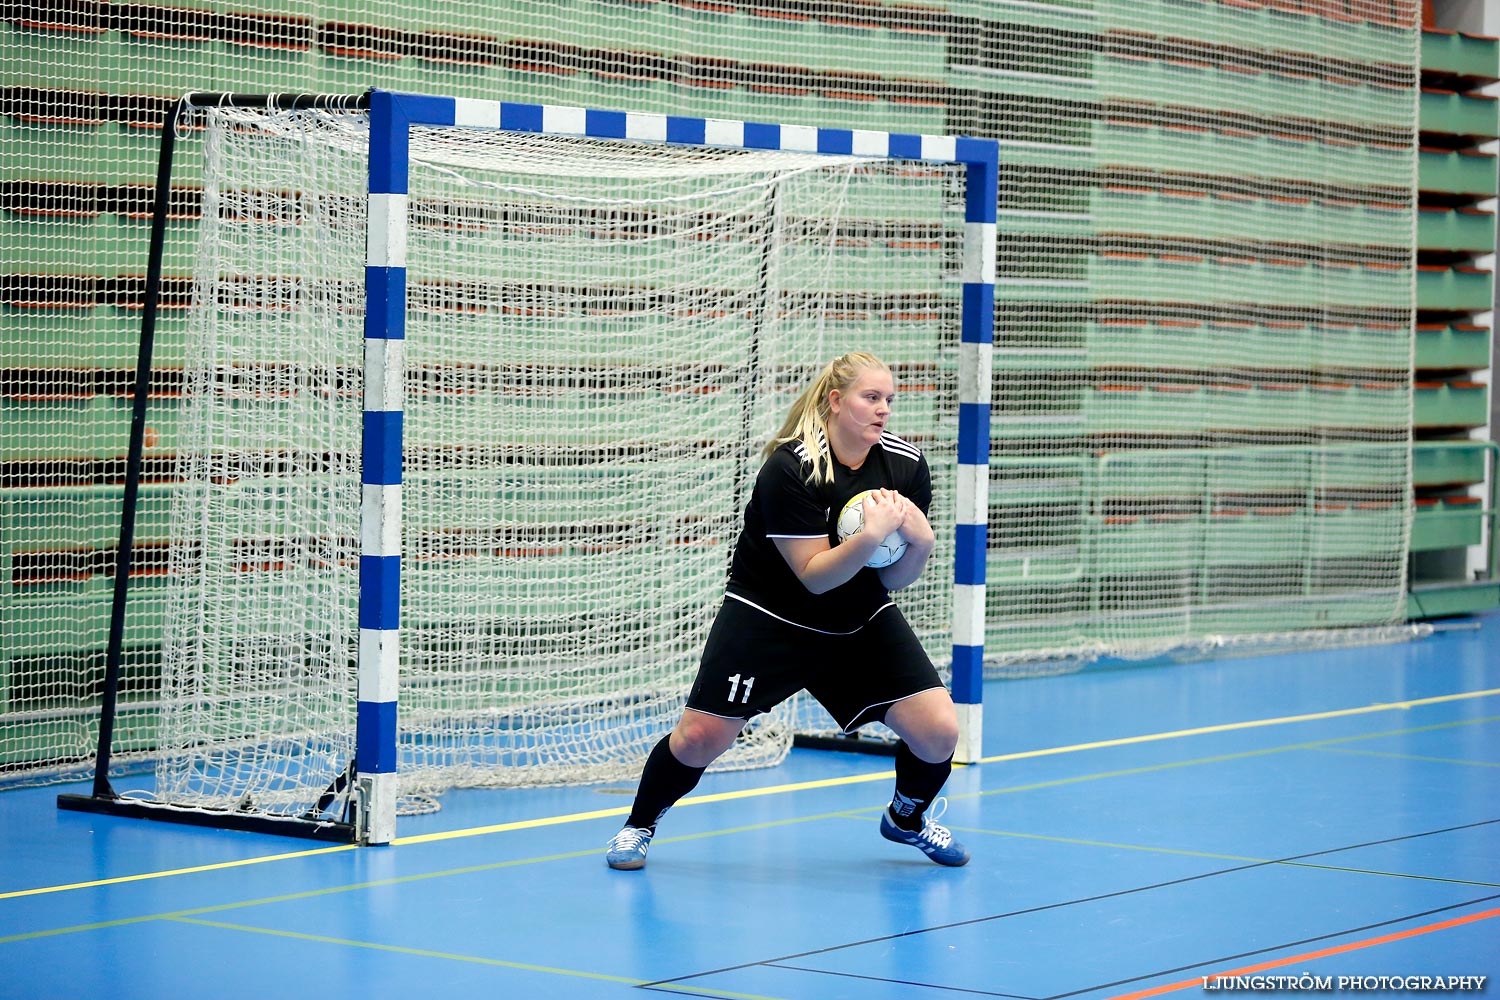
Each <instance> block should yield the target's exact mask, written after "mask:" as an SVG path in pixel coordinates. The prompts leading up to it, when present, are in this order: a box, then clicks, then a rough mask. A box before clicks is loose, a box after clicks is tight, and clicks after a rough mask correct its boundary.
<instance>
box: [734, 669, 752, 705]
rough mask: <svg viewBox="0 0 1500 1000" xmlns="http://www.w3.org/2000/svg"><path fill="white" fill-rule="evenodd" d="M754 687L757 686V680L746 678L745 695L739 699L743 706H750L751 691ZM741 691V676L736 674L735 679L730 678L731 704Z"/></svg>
mask: <svg viewBox="0 0 1500 1000" xmlns="http://www.w3.org/2000/svg"><path fill="white" fill-rule="evenodd" d="M754 686H755V678H754V677H746V678H745V694H744V695H743V696H742V697H740V699H739V701H740V704H741V705H748V704H750V689H751V688H753V687H754ZM739 691H740V675H739V674H735V675H734V676H733V677H731V678H729V701H730V703H731V704H733V703H734V700H735V697H736V696H737V695H739Z"/></svg>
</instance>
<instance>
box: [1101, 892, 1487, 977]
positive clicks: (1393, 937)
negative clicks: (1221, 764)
mask: <svg viewBox="0 0 1500 1000" xmlns="http://www.w3.org/2000/svg"><path fill="white" fill-rule="evenodd" d="M1494 917H1500V908H1497V909H1493V910H1483V911H1481V912H1479V913H1471V914H1469V915H1468V916H1465V917H1454V918H1453V919H1452V920H1443V921H1440V922H1439V923H1435V924H1427V925H1426V926H1424V927H1412V928H1409V929H1407V930H1404V931H1396V932H1395V933H1394V934H1382V935H1381V936H1380V937H1373V938H1367V939H1365V940H1364V941H1351V942H1349V943H1348V944H1341V945H1336V946H1334V947H1332V948H1322V949H1320V950H1318V951H1309V952H1304V953H1303V954H1301V955H1292V956H1290V957H1288V958H1278V959H1274V960H1272V961H1269V962H1261V963H1259V964H1257V965H1247V966H1245V967H1244V968H1240V969H1231V970H1229V971H1228V972H1215V973H1211V974H1210V975H1209V976H1207V977H1203V976H1199V977H1198V978H1196V979H1184V980H1182V981H1181V982H1178V983H1167V984H1166V985H1164V986H1153V987H1152V988H1151V989H1149V990H1138V991H1136V992H1134V993H1121V994H1119V995H1117V996H1113V997H1110V998H1109V1000H1144V998H1145V997H1155V996H1161V995H1162V994H1163V993H1175V992H1177V991H1178V990H1186V989H1193V988H1201V987H1202V986H1203V983H1204V979H1205V978H1208V979H1213V978H1220V977H1227V976H1248V975H1252V974H1254V973H1256V972H1264V971H1265V970H1267V969H1277V968H1280V967H1282V966H1284V965H1294V964H1296V963H1298V962H1310V961H1312V960H1313V959H1316V958H1327V957H1328V956H1330V955H1341V954H1343V953H1344V952H1348V951H1358V950H1359V949H1361V948H1373V947H1375V946H1376V945H1381V944H1390V943H1391V942H1392V941H1401V940H1404V939H1405V938H1412V937H1418V936H1419V935H1422V934H1431V933H1433V932H1434V931H1444V930H1448V929H1449V928H1452V927H1460V926H1462V925H1464V924H1472V923H1474V922H1476V921H1479V920H1490V919H1492V918H1494Z"/></svg>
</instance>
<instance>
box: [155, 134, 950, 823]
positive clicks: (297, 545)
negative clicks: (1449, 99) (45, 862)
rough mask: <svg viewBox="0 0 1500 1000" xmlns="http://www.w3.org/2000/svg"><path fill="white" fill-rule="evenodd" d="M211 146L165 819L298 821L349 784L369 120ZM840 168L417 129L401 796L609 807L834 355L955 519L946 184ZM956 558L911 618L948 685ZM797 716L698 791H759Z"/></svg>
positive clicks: (792, 708) (733, 755)
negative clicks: (482, 795) (782, 433)
mask: <svg viewBox="0 0 1500 1000" xmlns="http://www.w3.org/2000/svg"><path fill="white" fill-rule="evenodd" d="M205 119H206V122H205V123H206V125H207V128H208V131H207V139H206V146H207V155H206V158H205V159H206V176H205V181H204V210H203V219H204V221H203V225H202V227H201V236H200V241H199V247H198V253H197V263H196V267H195V274H196V277H195V288H194V295H193V298H194V312H193V315H192V318H191V321H190V324H189V331H190V333H189V348H188V354H187V363H186V370H185V372H184V378H183V385H184V392H185V398H184V401H183V406H182V408H181V413H182V426H181V427H180V428H178V440H179V448H178V454H179V459H178V465H177V469H176V478H179V479H180V480H181V482H182V484H183V485H182V486H181V487H180V488H179V489H178V490H177V492H176V495H175V499H174V503H173V510H172V520H171V532H170V533H171V555H170V565H169V573H170V577H171V580H172V588H173V593H174V595H175V597H174V599H173V600H172V601H171V604H170V610H169V612H168V615H167V623H166V641H165V651H164V672H163V680H162V711H161V720H162V724H161V733H160V746H161V747H162V754H161V758H160V763H159V765H158V768H157V792H156V794H157V796H158V798H160V799H163V800H167V801H172V802H177V803H184V804H198V805H210V806H214V805H217V806H222V805H226V804H228V805H241V806H243V805H245V804H248V805H250V806H251V807H253V808H257V809H261V810H266V811H272V812H281V813H300V812H302V811H305V810H307V809H308V808H309V805H310V803H313V802H315V801H316V800H317V798H318V796H319V795H320V794H321V793H323V792H324V790H325V789H327V788H328V787H329V786H330V785H331V784H332V783H333V782H334V781H335V779H337V777H338V776H339V775H340V773H341V772H342V771H343V769H344V768H346V766H347V765H348V763H349V761H350V759H351V757H352V755H353V740H354V722H355V701H356V695H355V660H356V651H357V641H358V620H357V615H356V607H355V605H356V597H357V590H358V586H359V575H358V561H359V560H358V556H359V538H358V534H359V520H358V518H359V503H360V457H359V449H360V426H361V423H360V421H361V392H360V385H361V377H362V375H361V367H360V366H361V364H362V357H363V355H362V350H363V321H364V286H363V273H364V268H363V263H364V247H365V195H364V192H365V189H366V156H367V153H366V131H367V125H368V123H367V120H366V118H365V117H364V116H363V115H362V114H359V113H356V112H347V113H334V112H291V113H272V112H268V111H250V110H232V109H227V108H225V109H214V110H211V111H208V112H206V113H205ZM829 162H830V161H829V160H828V158H826V157H818V156H814V155H806V154H787V153H773V152H746V151H736V150H710V149H700V148H684V147H668V146H664V145H655V144H643V143H626V142H602V141H594V140H585V139H558V138H548V137H542V136H534V135H532V136H528V135H521V134H514V133H504V132H498V131H481V130H456V129H418V130H414V133H413V137H412V165H411V187H410V210H409V218H410V232H409V247H408V266H409V278H408V281H409V285H408V311H407V315H408V321H407V338H406V345H407V346H406V352H407V354H406V365H407V375H406V384H405V415H404V434H405V447H404V463H405V473H404V481H403V482H404V486H403V499H402V503H403V518H404V538H403V567H402V572H403V598H402V630H403V631H402V639H401V643H402V664H401V680H400V694H399V699H398V700H399V744H400V773H401V789H402V793H403V795H405V796H407V797H408V799H407V801H408V802H409V803H410V802H414V801H415V802H420V801H423V799H424V798H425V797H427V796H431V795H433V794H436V793H438V792H440V791H442V790H443V789H446V788H450V787H454V786H472V785H522V784H542V783H555V782H579V781H606V780H615V779H623V778H633V777H634V775H635V774H636V772H637V770H638V768H639V765H640V762H641V761H642V760H643V759H644V757H645V754H646V753H647V752H648V750H649V748H650V746H651V745H652V744H653V743H654V742H655V740H657V739H658V738H659V737H660V736H661V734H662V733H663V732H665V731H666V729H667V728H669V727H670V726H671V724H672V723H673V721H675V718H676V715H677V713H678V712H679V711H680V708H681V704H682V699H683V696H684V695H685V693H686V688H687V686H688V685H689V683H690V682H691V679H692V676H693V673H694V671H695V669H696V666H697V659H698V654H699V651H700V647H701V645H702V641H703V639H704V637H705V636H706V631H707V628H708V626H709V624H710V623H711V621H712V617H713V615H714V612H715V610H716V608H717V604H718V601H719V598H720V596H721V594H722V589H723V584H724V579H725V574H726V570H727V565H728V558H729V553H730V549H731V548H732V543H733V539H734V537H735V534H736V532H737V530H738V526H739V520H740V516H741V513H742V508H743V505H744V502H745V500H746V499H747V497H748V488H749V484H750V483H751V481H752V477H753V476H754V473H755V471H756V469H757V468H758V464H759V458H758V452H759V448H760V446H761V445H762V444H763V443H764V442H765V440H766V439H767V438H768V437H769V435H770V434H771V433H772V432H773V431H774V429H775V427H776V425H777V424H778V423H779V421H780V419H781V417H782V416H783V415H784V413H785V411H786V408H787V406H788V405H789V404H790V402H791V400H792V399H793V398H794V396H795V394H796V393H797V392H798V391H800V389H801V387H802V386H803V385H804V384H805V383H806V381H807V380H808V379H809V378H810V377H811V376H812V375H813V374H814V373H815V372H816V370H817V368H819V367H821V365H822V364H823V363H824V362H825V361H826V360H827V358H828V357H831V356H832V355H834V354H837V353H841V352H843V351H846V350H852V349H862V350H869V351H872V352H874V353H876V354H878V355H880V356H881V357H882V358H884V359H885V360H886V361H887V362H888V363H889V364H890V365H891V366H892V368H893V370H894V372H895V374H896V376H897V381H898V385H899V386H900V396H899V398H898V402H897V406H896V414H897V416H896V420H895V423H894V425H893V426H894V429H895V430H896V431H897V432H898V433H900V434H902V435H903V436H904V437H907V438H908V439H910V440H912V441H914V442H916V443H917V444H918V445H920V446H921V447H923V448H924V449H925V450H927V451H928V453H929V457H930V458H931V461H932V465H933V467H934V477H935V492H936V493H937V500H936V503H937V504H938V505H939V507H941V505H943V504H945V503H946V504H950V505H951V481H952V475H953V472H952V469H953V464H952V463H953V460H952V452H953V444H952V442H953V440H954V438H955V437H956V403H955V388H954V372H955V368H956V355H957V343H958V315H959V302H958V300H959V285H958V277H957V268H958V263H959V261H958V254H959V248H960V242H961V237H962V202H961V197H962V188H961V181H960V179H959V177H958V176H957V175H956V174H955V173H953V172H951V171H946V170H943V169H940V168H935V167H928V166H922V167H914V166H912V165H909V164H908V165H898V164H893V163H887V162H868V163H860V164H857V165H855V164H851V163H848V162H840V163H838V164H837V165H834V166H830V165H829ZM944 545H945V546H951V539H945V540H944ZM951 565H952V554H951V551H943V550H940V551H939V552H938V553H937V554H936V555H935V558H934V559H933V563H932V567H933V568H932V569H931V570H930V571H929V573H928V574H927V579H926V580H925V581H924V582H923V583H922V584H920V585H919V586H918V587H916V588H914V589H913V590H912V591H910V592H909V596H908V597H907V598H906V599H904V600H903V605H904V607H905V608H906V610H907V613H908V616H909V617H910V618H911V619H912V621H913V624H914V625H915V626H916V627H917V628H918V630H919V632H921V633H922V634H923V635H924V637H926V639H927V640H928V641H929V644H930V647H931V649H932V651H933V654H934V659H935V660H936V661H937V662H939V663H945V662H946V659H947V649H948V644H949V642H950V639H949V637H948V629H949V618H950V607H951V580H952V575H951ZM944 566H947V567H950V568H949V569H948V570H946V571H945V570H944V569H943V567H944ZM805 714H807V709H806V707H805V706H804V707H798V706H796V705H789V706H787V707H785V708H784V710H783V711H782V712H780V713H779V714H775V715H773V716H770V717H765V718H762V719H761V720H759V721H758V722H757V723H756V724H754V725H753V726H752V727H751V728H750V729H749V730H747V734H746V735H745V736H744V737H743V738H742V739H741V741H740V743H739V744H738V745H737V746H736V747H735V748H734V749H733V750H732V751H731V752H730V753H729V754H728V755H726V757H725V758H724V759H723V761H722V762H721V766H726V767H750V766H757V765H766V764H772V763H776V762H777V761H779V760H780V759H781V757H782V756H783V755H784V753H785V752H786V748H787V746H788V745H789V742H790V737H791V731H792V728H793V725H794V718H793V717H794V716H797V715H805ZM795 724H801V723H795ZM414 796H415V797H417V798H416V799H413V798H412V797H414Z"/></svg>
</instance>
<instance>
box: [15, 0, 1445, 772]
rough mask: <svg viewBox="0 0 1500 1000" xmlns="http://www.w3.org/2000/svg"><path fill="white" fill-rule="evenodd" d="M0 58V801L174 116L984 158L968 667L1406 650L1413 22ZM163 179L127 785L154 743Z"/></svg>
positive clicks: (84, 651)
mask: <svg viewBox="0 0 1500 1000" xmlns="http://www.w3.org/2000/svg"><path fill="white" fill-rule="evenodd" d="M0 45H3V51H4V54H5V58H4V60H3V63H0V65H3V68H0V129H3V130H4V135H3V139H4V141H3V143H0V411H3V412H0V574H3V575H0V767H4V768H7V769H10V770H13V771H16V772H18V773H25V774H28V775H33V776H35V775H55V774H63V773H67V771H68V769H69V767H71V766H72V765H74V764H77V763H80V762H86V761H87V760H88V759H89V758H90V757H91V755H92V753H93V745H94V726H95V722H94V718H95V715H96V711H97V700H98V695H99V683H100V678H101V676H102V661H103V657H102V650H103V647H104V643H105V637H106V630H107V622H108V614H109V592H110V588H111V583H110V577H111V574H112V571H113V563H114V553H113V546H114V540H115V536H116V534H117V531H118V499H119V493H120V486H119V484H120V481H121V478H122V468H123V455H124V452H125V444H126V432H127V427H128V419H129V401H128V397H127V395H126V394H127V392H128V387H129V384H130V378H131V372H132V369H133V367H134V360H135V349H136V348H135V342H136V338H137V335H138V330H139V322H140V302H141V293H142V288H143V278H142V275H143V274H144V271H145V256H146V235H147V226H148V218H147V213H148V210H149V205H150V196H151V184H152V181H153V178H154V170H155V157H156V149H157V142H158V139H159V124H160V121H161V119H162V115H163V113H164V111H165V110H166V107H167V106H168V104H169V103H170V102H171V100H172V99H174V98H175V97H176V96H178V95H180V94H181V93H183V92H185V91H189V90H209V91H211V90H234V91H240V92H258V91H298V92H325V93H327V92H332V93H357V92H360V91H362V90H364V89H365V88H367V87H370V86H381V87H385V88H391V89H401V90H413V91H422V92H430V93H441V94H447V95H454V96H464V97H483V98H491V99H502V100H516V101H525V102H532V103H557V104H570V105H585V106H595V107H612V108H630V109H637V110H643V111H657V112H672V113H679V114H685V115H695V116H722V117H728V118H737V119H751V120H759V121H773V122H787V123H795V124H817V125H837V126H847V127H855V128H872V129H881V130H889V131H905V132H923V133H957V134H973V135H982V136H993V137H998V138H1000V139H1001V140H1003V153H1002V178H1001V190H1002V195H1001V204H1000V206H999V208H1000V213H999V219H1000V230H1001V232H1000V239H999V247H998V255H999V258H998V262H997V263H998V273H999V281H998V289H997V316H996V355H995V382H994V387H993V397H994V409H993V425H992V435H993V448H992V454H993V471H992V482H991V487H990V496H991V522H990V546H991V556H990V564H989V590H988V592H989V605H990V607H989V616H990V626H989V632H988V637H987V641H988V645H989V648H990V650H991V652H992V653H993V654H994V655H995V657H996V662H997V665H1002V666H1001V667H1000V668H1001V669H1022V670H1024V669H1028V665H1030V664H1033V663H1035V662H1037V661H1039V660H1047V661H1056V660H1059V659H1068V658H1076V657H1093V656H1109V655H1128V656H1149V655H1154V654H1156V653H1160V652H1169V651H1172V650H1177V649H1201V648H1205V647H1211V646H1215V645H1224V644H1232V643H1235V642H1240V641H1249V640H1250V639H1252V638H1254V637H1257V636H1262V637H1265V636H1277V637H1290V639H1291V640H1294V641H1310V640H1311V639H1313V637H1315V636H1316V637H1318V639H1319V641H1327V640H1328V639H1329V638H1330V637H1337V636H1339V635H1349V634H1363V635H1372V634H1375V633H1371V632H1369V631H1367V630H1369V629H1372V628H1373V629H1379V628H1382V627H1387V626H1391V625H1393V624H1395V623H1399V622H1401V621H1402V620H1403V619H1404V616H1405V580H1404V567H1405V547H1406V533H1407V526H1408V522H1409V508H1410V499H1409V492H1410V491H1409V472H1408V467H1409V458H1408V451H1409V449H1408V438H1409V430H1408V429H1409V425H1410V405H1411V404H1410V374H1409V369H1410V356H1411V318H1412V304H1413V303H1412V284H1413V267H1412V245H1413V239H1412V231H1413V225H1414V223H1413V218H1414V209H1413V203H1412V202H1413V199H1412V188H1413V172H1414V166H1415V127H1416V123H1415V93H1416V68H1415V66H1416V62H1417V46H1418V30H1417V27H1416V7H1415V4H1414V3H1412V2H1409V0H1390V2H1385V0H1316V2H1313V0H1307V2H1301V0H1297V2H1294V0H1141V2H1137V0H1128V2H1127V0H1108V2H1105V0H1096V2H1088V0H1074V2H1067V3H1064V2H1019V0H1017V2H1001V0H993V2H964V3H958V2H953V3H946V4H945V3H923V4H896V3H879V2H869V0H858V2H857V0H841V2H825V0H760V2H754V3H750V2H746V3H729V2H718V0H714V2H703V0H645V2H641V0H586V2H557V0H546V2H543V0H537V2H528V3H504V4H491V3H485V4H481V3H477V2H473V3H470V2H446V3H441V4H436V5H427V6H425V7H423V8H421V9H417V8H412V7H410V5H405V6H403V5H396V4H380V3H373V2H372V3H357V4H356V3H347V4H318V3H305V4H295V3H255V2H245V3H236V4H232V5H230V4H211V3H199V4H173V5H170V6H169V5H156V4H128V3H105V2H89V0H70V2H66V3H64V2H45V3H38V4H30V5H24V6H22V5H13V6H10V7H7V8H6V17H5V20H4V22H3V24H0ZM187 145H188V147H189V152H188V155H187V157H186V158H185V160H184V162H183V164H182V165H181V166H180V167H179V171H178V174H177V176H176V179H175V181H174V190H173V193H172V206H173V217H172V221H171V223H170V225H169V227H168V243H167V256H166V267H165V272H166V275H167V280H166V283H165V285H164V288H163V299H162V305H163V313H162V316H161V319H160V323H159V329H158V344H157V357H156V364H157V367H158V371H157V376H156V380H155V396H154V397H153V400H152V407H151V415H150V418H149V420H148V424H149V427H148V430H147V434H146V475H147V482H146V484H145V486H144V488H143V507H142V510H141V513H140V525H139V530H138V536H137V543H136V545H137V547H136V552H135V556H134V564H135V566H136V571H137V572H136V578H135V581H134V584H133V592H132V593H133V596H132V599H131V605H130V617H129V620H128V628H127V634H126V653H127V657H126V665H125V678H124V689H123V692H122V694H123V696H124V702H125V709H126V713H125V715H124V716H123V717H122V721H121V727H120V729H119V730H117V746H118V747H119V748H120V749H121V750H125V751H128V750H130V749H131V748H137V749H140V750H141V751H145V750H146V749H147V748H149V747H150V746H151V745H152V744H153V743H154V740H155V711H156V704H157V702H156V699H157V694H158V688H157V685H158V677H157V664H158V661H159V647H160V643H161V631H162V617H161V608H162V589H163V588H162V585H161V584H162V579H163V578H162V575H161V570H162V569H163V568H164V566H165V555H164V553H165V543H166V541H167V539H166V537H165V531H166V529H165V519H164V512H165V510H166V509H167V505H168V501H169V500H170V497H171V495H172V492H173V490H172V484H171V482H170V479H171V474H170V471H169V470H170V461H171V459H172V457H173V455H174V453H175V446H176V435H177V433H178V432H177V425H176V416H177V410H176V399H177V396H176V393H177V390H178V388H179V387H180V383H181V375H180V370H181V365H182V360H183V342H184V341H183V323H184V321H183V313H184V309H183V307H184V306H186V305H187V303H188V300H189V297H190V295H191V285H190V282H189V281H188V278H187V275H188V274H189V271H190V261H189V256H190V250H191V246H192V242H193V239H194V236H195V232H196V228H197V220H198V217H199V215H200V212H201V208H202V193H201V187H200V184H199V182H198V180H197V173H196V171H197V170H198V167H197V166H196V164H195V163H194V160H193V154H192V153H191V142H189V143H187ZM898 429H899V428H898ZM1330 630H1332V631H1330ZM127 756H128V755H127Z"/></svg>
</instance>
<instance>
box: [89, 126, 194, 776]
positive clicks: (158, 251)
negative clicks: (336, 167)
mask: <svg viewBox="0 0 1500 1000" xmlns="http://www.w3.org/2000/svg"><path fill="white" fill-rule="evenodd" d="M186 108H187V99H186V98H183V99H179V100H178V101H176V102H175V103H174V104H173V105H172V107H171V109H170V110H169V111H168V112H167V115H166V118H165V120H164V121H163V122H162V128H163V132H162V138H161V150H160V152H159V153H158V155H157V159H156V191H155V197H154V199H153V202H152V205H151V250H150V254H149V255H148V257H147V259H146V290H145V295H144V297H143V298H142V301H141V305H142V311H141V342H140V346H139V349H138V350H137V352H136V359H135V384H134V387H133V389H132V390H131V400H130V403H131V405H130V447H129V451H128V452H127V453H126V459H125V494H124V497H123V498H122V499H121V501H120V544H119V547H118V548H117V549H116V550H115V589H114V597H113V600H112V602H111V604H110V609H109V646H108V649H107V651H106V653H105V660H104V701H103V704H102V705H101V706H100V709H99V748H98V751H97V752H96V753H95V755H94V796H95V797H96V798H111V799H112V798H115V790H114V788H113V787H112V786H111V785H110V783H109V758H110V753H111V748H112V746H113V742H114V735H115V715H116V713H117V711H118V708H119V692H120V660H121V659H122V657H123V654H124V647H125V604H126V601H127V599H128V596H129V591H130V558H131V550H132V549H133V548H134V546H135V514H136V506H137V504H138V502H139V500H140V494H141V461H142V452H143V451H144V442H145V437H146V401H147V399H148V398H149V396H150V394H151V352H152V349H153V347H154V345H155V343H156V308H157V304H158V302H159V301H160V299H161V267H162V257H163V256H164V255H165V247H166V241H167V212H168V209H169V207H170V203H171V197H172V155H173V153H174V152H175V150H176V145H177V124H178V122H179V121H180V120H181V117H182V113H183V111H184V110H186Z"/></svg>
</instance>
